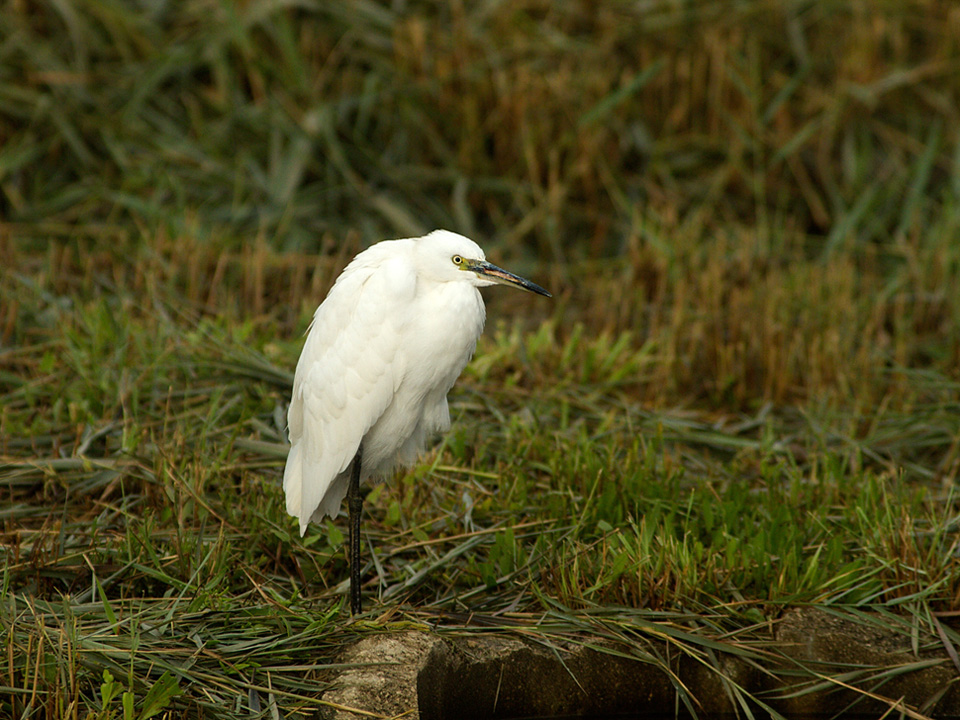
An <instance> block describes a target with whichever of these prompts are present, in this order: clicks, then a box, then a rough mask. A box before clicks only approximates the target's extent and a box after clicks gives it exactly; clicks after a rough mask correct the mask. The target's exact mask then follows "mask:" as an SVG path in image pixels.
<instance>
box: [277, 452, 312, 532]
mask: <svg viewBox="0 0 960 720" xmlns="http://www.w3.org/2000/svg"><path fill="white" fill-rule="evenodd" d="M301 454H302V444H301V443H299V442H297V443H294V444H293V445H292V446H291V447H290V454H289V455H287V466H286V467H285V468H284V469H283V492H284V494H285V495H286V497H287V512H288V513H289V514H290V515H293V516H294V517H295V518H298V519H299V520H300V537H303V534H304V533H305V532H306V531H307V525H308V524H309V523H310V513H303V512H302V508H303V462H302V460H301ZM304 515H306V517H304Z"/></svg>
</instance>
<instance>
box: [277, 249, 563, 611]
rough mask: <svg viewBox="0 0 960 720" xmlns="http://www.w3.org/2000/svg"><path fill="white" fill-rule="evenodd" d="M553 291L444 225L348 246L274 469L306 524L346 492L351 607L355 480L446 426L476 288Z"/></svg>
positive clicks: (410, 452) (467, 348)
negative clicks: (283, 462)
mask: <svg viewBox="0 0 960 720" xmlns="http://www.w3.org/2000/svg"><path fill="white" fill-rule="evenodd" d="M497 283H499V284H503V285H512V286H514V287H518V288H522V289H523V290H529V291H531V292H535V293H539V294H540V295H545V296H547V297H550V293H548V292H547V291H546V290H544V289H543V288H542V287H540V286H539V285H536V284H534V283H532V282H530V281H529V280H525V279H523V278H521V277H518V276H516V275H513V274H512V273H509V272H507V271H506V270H502V269H501V268H499V267H497V266H496V265H492V264H491V263H489V262H487V261H486V258H485V256H484V254H483V250H481V249H480V246H479V245H477V244H476V243H475V242H473V241H472V240H470V239H468V238H465V237H463V236H462V235H458V234H456V233H452V232H449V231H446V230H436V231H434V232H432V233H430V234H429V235H425V236H424V237H421V238H408V239H404V240H387V241H384V242H379V243H377V244H375V245H373V246H371V247H370V248H368V249H367V250H364V251H363V252H361V253H360V254H359V255H357V256H356V257H355V258H354V259H353V261H352V262H351V263H350V264H349V265H348V266H347V267H346V269H345V270H344V271H343V273H341V275H340V277H338V278H337V281H336V282H335V283H334V286H333V288H332V289H331V290H330V292H329V294H328V295H327V297H326V299H325V300H324V301H323V303H321V305H320V307H319V308H317V312H316V314H314V316H313V322H312V323H311V325H310V329H309V330H308V331H307V339H306V342H305V343H304V346H303V352H302V353H301V355H300V361H299V362H298V363H297V371H296V375H295V377H294V381H293V397H292V399H291V400H290V409H289V411H288V414H287V423H288V427H289V433H290V453H289V455H288V456H287V466H286V468H285V470H284V473H283V490H284V493H285V494H286V501H287V512H289V513H290V514H291V515H294V516H296V517H297V518H298V519H299V521H300V534H301V535H303V534H304V533H305V532H306V529H307V525H308V524H309V523H310V522H311V521H314V522H319V521H321V520H323V518H324V517H325V516H327V515H330V516H336V515H337V514H338V513H339V511H340V504H341V502H343V498H344V497H345V496H346V498H347V507H348V511H349V516H350V517H349V522H350V533H349V548H348V557H349V562H350V611H351V613H353V614H356V613H359V612H360V609H361V608H360V513H361V510H362V505H363V498H362V496H361V495H360V483H361V481H364V480H367V479H368V478H370V477H377V476H382V475H384V474H385V473H386V472H388V471H389V470H390V469H391V468H392V467H393V466H394V465H395V464H396V463H398V462H399V463H401V464H409V463H411V462H413V461H414V460H415V459H416V457H417V454H418V453H419V452H420V450H421V449H422V448H423V446H424V443H425V441H426V440H427V438H428V437H429V436H430V435H432V434H434V433H437V432H443V431H445V430H448V429H449V428H450V412H449V409H448V407H447V392H448V391H449V390H450V388H451V387H453V384H454V382H455V381H456V379H457V377H458V376H459V375H460V371H461V370H463V368H464V366H465V365H466V364H467V362H468V361H469V360H470V358H471V357H472V356H473V352H474V350H475V349H476V346H477V338H478V337H479V336H480V333H481V331H482V330H483V322H484V318H485V316H486V311H485V309H484V305H483V299H482V298H481V296H480V291H479V290H478V288H481V287H486V286H489V285H494V284H497Z"/></svg>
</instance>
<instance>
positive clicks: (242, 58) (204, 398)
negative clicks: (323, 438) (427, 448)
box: [0, 1, 960, 718]
mask: <svg viewBox="0 0 960 720" xmlns="http://www.w3.org/2000/svg"><path fill="white" fill-rule="evenodd" d="M563 8H564V9H560V8H559V7H553V6H550V5H543V4H539V3H533V2H531V3H519V4H518V3H513V4H509V5H502V6H501V5H497V4H488V5H483V6H478V9H470V10H467V9H465V8H459V9H458V8H456V7H454V9H450V10H447V9H443V8H441V7H440V6H439V5H438V6H434V5H432V4H428V3H412V4H411V7H409V8H408V9H407V10H406V11H404V12H402V13H397V12H394V11H393V10H391V9H388V8H386V7H384V6H381V5H378V4H374V3H354V4H350V5H344V6H337V9H330V8H324V9H314V8H307V7H305V6H304V7H301V6H299V5H297V6H294V5H292V4H291V5H283V4H280V5H276V6H273V5H271V6H267V5H262V4H257V3H251V4H249V5H247V6H235V5H234V4H232V3H220V2H205V3H200V2H198V3H185V4H182V5H181V6H178V7H177V8H176V9H171V8H158V9H155V10H153V11H151V12H144V13H142V12H140V11H139V10H138V11H136V12H134V11H133V10H132V9H130V8H127V7H126V6H124V5H121V4H113V3H85V2H77V3H66V4H59V5H55V6H50V7H47V6H34V5H33V4H32V3H29V2H26V3H24V2H14V3H8V4H7V5H5V6H3V12H0V37H2V38H3V40H2V42H0V58H2V60H3V62H0V139H2V142H0V217H2V218H3V220H2V221H0V267H2V268H3V269H2V270H0V498H2V503H0V543H2V548H3V553H4V558H5V563H4V568H3V574H2V585H0V622H2V627H3V629H4V638H3V644H2V647H0V689H2V691H0V708H2V711H0V714H5V715H10V716H12V717H30V716H35V715H36V714H38V713H39V714H45V715H47V716H50V717H65V718H66V717H69V718H110V717H124V718H137V717H143V718H146V717H149V716H151V715H152V714H154V713H157V714H165V715H166V716H168V717H195V716H217V715H218V714H223V713H229V714H230V716H231V717H232V716H237V715H239V716H250V717H258V716H265V717H269V716H273V715H274V713H283V714H284V715H287V716H291V717H298V716H309V715H310V714H311V713H312V712H313V711H314V710H315V709H316V708H317V707H318V697H319V695H320V693H321V692H322V690H323V687H324V684H323V683H324V682H325V681H326V680H327V678H328V677H329V673H330V670H331V668H332V667H333V665H334V663H335V662H336V658H337V652H338V650H339V649H340V648H342V647H343V645H344V644H345V643H347V642H350V641H351V640H353V639H355V638H357V637H360V636H362V635H364V634H366V633H369V632H389V631H394V630H397V629H400V628H403V627H410V626H416V627H422V626H424V625H425V624H428V625H431V626H433V627H435V629H436V631H438V632H447V633H469V632H479V631H481V630H478V629H477V628H475V627H471V626H469V625H466V624H464V623H459V622H456V621H453V620H443V618H456V617H460V616H461V615H460V614H462V613H477V614H480V615H482V616H489V617H492V618H494V621H493V622H501V621H502V626H501V627H500V628H499V630H498V631H500V632H514V631H515V629H514V630H511V629H510V628H511V625H513V624H520V625H521V626H522V627H523V628H524V629H525V632H527V633H528V634H532V635H533V636H534V637H542V638H545V639H548V638H549V637H551V636H554V635H558V634H559V635H563V636H564V637H571V638H580V639H583V638H585V637H589V636H596V635H601V636H604V637H607V638H608V639H612V640H613V641H614V642H615V643H616V644H617V647H618V648H621V649H622V651H624V652H630V653H633V654H635V655H637V656H638V657H641V658H642V659H644V660H647V661H653V662H659V663H660V664H661V665H664V666H666V665H668V662H667V661H666V660H665V659H663V658H658V657H655V654H654V655H651V654H650V653H654V651H653V650H652V649H651V648H652V647H653V645H651V644H650V642H649V641H650V640H651V639H653V638H663V637H667V638H669V641H670V642H671V643H672V645H671V647H673V648H676V649H677V650H678V651H679V652H681V653H687V654H690V656H692V657H697V658H701V659H702V660H703V662H706V663H708V664H711V665H712V666H714V667H717V668H718V672H720V670H719V668H720V667H721V665H720V664H719V662H718V661H717V659H716V655H715V654H714V653H715V651H716V650H717V649H718V648H720V647H723V648H724V649H726V650H727V651H728V652H733V653H736V654H740V655H741V656H742V657H745V658H747V659H748V660H749V661H750V662H754V663H756V664H758V665H761V666H763V667H764V668H765V669H767V670H771V669H772V670H773V671H777V670H776V668H777V666H776V664H775V663H771V661H770V660H769V658H770V655H769V654H768V653H774V654H776V649H771V648H769V647H768V645H769V635H768V632H767V628H768V623H769V622H771V621H775V619H776V618H777V617H778V616H779V614H780V613H781V612H782V611H783V610H784V609H786V608H789V607H794V606H803V605H810V604H813V605H818V606H821V607H825V608H828V609H831V610H832V611H835V612H838V613H843V614H845V615H847V616H849V617H855V618H860V619H862V621H863V622H881V623H883V624H884V625H886V626H888V627H891V628H895V629H897V631H898V632H901V633H902V634H903V635H904V636H905V637H910V638H912V640H913V642H914V647H915V650H916V651H917V652H920V651H921V650H924V649H930V648H935V647H941V648H942V647H944V646H946V647H951V646H956V645H957V643H958V642H960V637H958V635H957V631H956V629H955V624H954V625H953V626H951V623H955V618H956V613H957V612H958V611H960V563H958V562H957V556H958V552H960V550H958V545H957V537H958V524H960V498H958V494H957V491H956V479H957V473H958V471H960V454H958V453H960V412H958V410H960V377H958V370H957V368H958V367H960V332H958V330H957V328H958V325H957V318H960V289H958V284H957V283H956V282H955V281H954V279H955V278H956V277H957V275H958V272H960V249H958V248H960V243H958V242H957V229H958V218H960V213H958V207H960V186H958V185H957V182H956V153H957V148H958V147H960V137H958V135H957V130H956V128H957V127H960V125H958V124H957V123H956V122H955V120H956V118H955V117H954V116H953V110H952V107H953V103H952V101H951V98H953V97H954V95H955V94H956V93H957V92H958V91H960V79H958V76H957V72H956V55H957V48H956V47H955V37H956V33H951V32H950V28H955V26H956V21H957V18H956V13H955V11H953V10H952V6H951V5H950V4H949V3H936V2H934V3H902V4H896V5H893V4H891V5H889V6H884V7H879V8H877V9H874V10H872V11H868V10H867V9H866V6H863V7H861V6H857V5H851V6H849V7H847V6H843V7H840V6H837V7H832V6H828V5H824V4H821V5H817V6H815V7H813V6H811V7H804V6H800V5H789V4H787V5H784V4H781V3H773V2H765V1H763V2H761V1H757V2H745V3H740V4H738V5H737V6H736V7H735V9H733V10H731V11H730V12H724V11H723V10H722V7H721V5H719V4H717V5H703V6H702V8H701V9H699V10H698V11H697V12H696V13H687V12H683V11H681V10H679V9H677V8H678V6H676V5H675V4H674V3H663V4H657V3H653V4H650V5H649V7H647V8H646V9H645V10H638V9H635V8H634V7H633V6H628V5H624V4H618V3H609V4H607V5H605V6H604V7H603V8H600V9H598V10H597V11H596V12H593V13H587V11H586V10H583V9H580V8H575V7H574V6H573V5H570V6H569V7H568V6H566V5H565V6H563ZM841 30H842V32H841ZM63 38H66V39H63ZM611 67H613V68H617V70H616V71H615V72H611V71H610V68H611ZM433 226H446V227H450V228H452V229H457V230H461V231H464V232H469V233H472V234H474V235H476V237H478V239H481V240H482V242H483V244H484V245H485V246H486V247H488V248H489V249H490V254H491V255H492V256H493V257H494V258H495V259H496V260H497V261H501V260H502V261H503V263H504V264H505V265H507V266H509V267H511V268H515V269H517V270H518V271H521V272H522V273H523V274H525V275H527V276H530V277H532V278H534V279H535V280H537V281H538V282H540V283H541V284H543V285H544V286H545V287H548V288H549V289H550V290H551V291H553V292H554V294H555V300H554V301H552V304H548V303H545V302H542V301H539V300H536V299H531V298H526V297H518V296H517V295H515V294H514V295H511V296H509V297H508V296H507V294H506V293H498V292H495V291H494V292H490V293H488V295H487V298H488V306H489V318H490V320H489V324H488V330H487V333H486V334H485V336H484V338H483V339H482V341H481V343H480V346H479V348H478V352H477V357H476V358H475V360H474V361H473V363H472V364H471V365H470V366H469V367H468V369H467V370H466V372H465V373H464V376H463V377H462V378H461V380H460V382H459V383H458V385H457V386H456V388H455V389H454V392H453V394H452V396H451V401H452V413H453V415H454V428H453V430H452V431H451V432H450V433H449V435H447V436H446V437H445V438H443V439H442V440H441V441H440V442H439V444H438V446H437V448H436V449H434V450H432V451H431V452H430V453H428V454H427V455H425V456H424V458H423V460H422V462H421V463H420V464H418V465H417V466H416V467H414V468H411V469H409V470H407V471H404V472H400V473H398V474H397V476H396V477H394V478H392V479H391V480H390V481H389V482H388V483H386V484H384V485H381V486H377V487H376V488H374V490H373V491H372V493H371V494H370V496H369V498H368V502H367V508H368V514H367V517H366V520H365V526H364V533H365V538H366V542H367V548H366V552H365V555H366V557H367V558H368V561H369V564H368V567H367V568H365V570H364V577H365V578H367V581H368V584H367V586H366V588H365V589H366V592H367V594H368V596H372V595H377V596H378V597H379V600H380V602H379V603H377V602H369V601H368V606H369V607H372V608H373V609H372V610H371V612H370V613H369V615H368V616H367V618H365V620H369V621H370V622H362V623H353V624H350V623H347V622H346V621H345V618H344V616H343V614H342V612H341V608H340V606H341V603H342V598H343V594H342V593H343V590H344V582H345V580H346V577H347V572H346V565H345V558H344V553H343V547H342V543H343V533H344V526H343V523H337V522H329V521H328V522H326V523H325V524H324V525H322V526H312V527H311V529H310V530H309V531H308V533H307V535H306V537H305V538H304V539H303V540H301V539H300V538H299V537H298V536H297V532H296V528H295V525H294V521H293V520H292V519H290V518H288V517H287V516H286V513H285V511H284V507H283V500H282V496H281V492H280V488H279V478H280V474H281V472H282V463H283V458H284V439H285V438H284V412H285V404H286V401H287V399H288V397H289V390H290V384H291V381H292V369H293V367H294V366H295V362H296V358H297V356H298V353H299V350H300V345H301V342H302V334H303V331H304V330H305V328H306V326H307V323H308V322H309V318H310V315H311V313H312V312H313V310H314V308H315V306H316V304H317V302H318V301H319V300H320V298H322V296H323V293H324V292H325V291H326V289H327V288H328V287H329V285H330V284H331V282H332V281H333V278H335V277H336V275H337V273H338V272H339V271H340V270H341V269H342V268H343V266H344V265H345V263H346V262H347V261H348V259H349V258H350V257H351V256H352V255H353V254H354V253H355V252H356V251H357V250H359V249H360V248H361V247H363V246H364V245H365V244H366V243H368V242H370V241H373V240H375V239H379V238H381V237H389V236H397V235H402V234H407V233H411V232H419V231H421V230H423V229H428V228H431V227H433ZM534 258H537V259H536V260H534ZM374 550H375V552H373V551H374ZM878 618H879V619H878ZM483 631H488V630H483ZM645 653H646V654H645ZM825 672H826V673H827V674H828V677H829V678H831V679H830V680H826V681H824V680H823V673H825ZM831 672H833V673H834V674H833V675H829V673H831ZM895 672H898V671H897V670H894V669H877V670H876V673H875V674H870V673H869V672H867V671H865V672H864V675H863V676H862V677H856V676H850V675H847V674H844V672H843V670H842V669H834V670H830V669H827V670H824V669H823V668H799V669H798V668H792V669H791V670H790V673H792V674H799V676H800V677H805V678H806V679H807V680H809V681H810V682H811V683H812V685H811V687H816V683H818V682H834V681H836V682H849V681H851V680H852V681H853V682H854V683H856V684H858V687H860V688H861V689H862V690H863V691H864V692H877V691H876V687H877V683H878V682H881V681H882V680H883V679H884V678H885V677H889V676H890V675H891V674H892V673H895ZM107 673H109V676H108V675H107ZM805 673H806V674H805ZM818 673H819V674H818ZM879 692H880V693H881V694H882V688H881V689H880V690H879ZM678 693H679V695H680V697H681V698H682V700H683V702H684V703H685V705H686V706H688V707H690V708H691V709H695V707H696V704H695V701H694V700H693V699H692V698H691V697H690V696H689V694H687V691H686V690H685V689H684V688H683V687H682V685H678ZM694 695H695V689H694ZM895 701H896V698H890V699H889V703H890V706H891V707H895V706H896V703H895ZM745 707H749V706H748V705H747V706H745ZM915 710H917V711H918V712H928V711H929V710H930V708H915ZM154 716H156V715H154Z"/></svg>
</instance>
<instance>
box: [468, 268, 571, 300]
mask: <svg viewBox="0 0 960 720" xmlns="http://www.w3.org/2000/svg"><path fill="white" fill-rule="evenodd" d="M465 269H466V270H471V271H473V272H475V273H476V274H477V275H480V276H481V277H485V278H487V280H490V281H491V282H495V283H497V284H499V285H512V286H513V287H518V288H520V289H521V290H526V291H528V292H532V293H536V294H537V295H543V296H545V297H553V295H551V294H550V293H548V292H547V291H546V290H544V289H543V288H542V287H540V286H539V285H537V284H536V283H532V282H530V281H529V280H527V279H526V278H522V277H520V276H519V275H514V274H513V273H511V272H507V271H506V270H504V269H503V268H499V267H497V266H496V265H494V264H493V263H488V262H487V261H486V260H474V261H470V262H469V264H468V265H467V267H466V268H465Z"/></svg>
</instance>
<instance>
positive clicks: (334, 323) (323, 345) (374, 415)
mask: <svg viewBox="0 0 960 720" xmlns="http://www.w3.org/2000/svg"><path fill="white" fill-rule="evenodd" d="M374 247H376V246H374ZM363 255H364V254H363V253H361V255H359V256H358V257H357V259H356V260H355V261H354V263H351V266H349V267H348V268H347V269H346V270H345V271H344V273H343V274H342V275H341V276H340V278H339V279H338V281H337V283H336V284H335V286H334V288H333V289H332V290H331V291H330V294H329V295H328V296H327V299H326V300H324V302H323V304H322V305H321V306H320V307H319V308H318V309H317V312H316V314H315V315H314V319H313V323H312V324H311V327H310V330H309V331H308V334H307V339H306V342H305V343H304V348H303V353H302V354H301V356H300V361H299V362H298V363H297V371H296V375H295V377H294V385H293V399H292V400H291V403H290V409H289V411H288V426H289V429H290V443H291V448H290V454H289V456H288V458H287V467H286V469H285V470H284V481H283V486H284V491H285V492H286V495H287V511H288V512H289V513H290V514H291V515H296V516H297V517H298V518H299V519H300V534H301V535H302V534H303V533H304V532H305V530H306V527H307V524H308V523H309V522H310V520H311V518H314V519H320V518H319V517H314V515H315V513H317V512H319V513H320V517H322V516H323V515H325V514H331V515H332V514H335V513H336V512H338V511H339V507H340V502H341V501H342V499H343V494H344V493H345V492H346V484H345V482H341V481H340V480H338V476H340V475H341V474H342V473H345V472H346V471H347V470H348V469H349V466H350V463H351V461H352V460H353V457H354V455H355V454H356V452H357V448H358V447H359V445H360V441H361V440H362V438H363V436H364V434H365V433H366V432H367V431H368V430H369V429H370V428H371V427H372V426H373V425H374V423H376V422H377V420H378V419H379V418H380V416H381V415H382V414H383V412H384V411H385V410H386V409H387V407H388V406H389V404H390V402H391V400H392V398H393V394H394V392H395V390H396V389H397V387H398V386H399V384H400V381H401V379H402V377H403V372H404V359H403V357H401V355H400V354H399V353H398V350H399V348H400V338H401V335H402V333H403V330H404V328H403V327H397V326H394V325H392V324H391V323H390V322H387V321H386V317H385V316H390V318H392V319H393V320H394V321H395V320H396V316H395V314H394V313H389V312H388V313H385V312H384V308H390V307H397V306H400V305H402V304H403V303H407V302H409V301H410V300H411V299H412V297H413V294H414V293H415V289H416V274H415V272H414V271H413V269H412V267H405V266H404V265H403V264H402V263H401V264H397V263H395V262H393V261H391V264H392V265H393V266H392V267H390V268H386V269H385V268H383V267H382V266H381V267H380V269H379V270H378V271H374V269H373V268H371V267H365V266H364V265H363V264H362V263H358V262H357V261H358V260H360V259H361V258H362V257H363ZM328 494H329V496H328Z"/></svg>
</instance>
